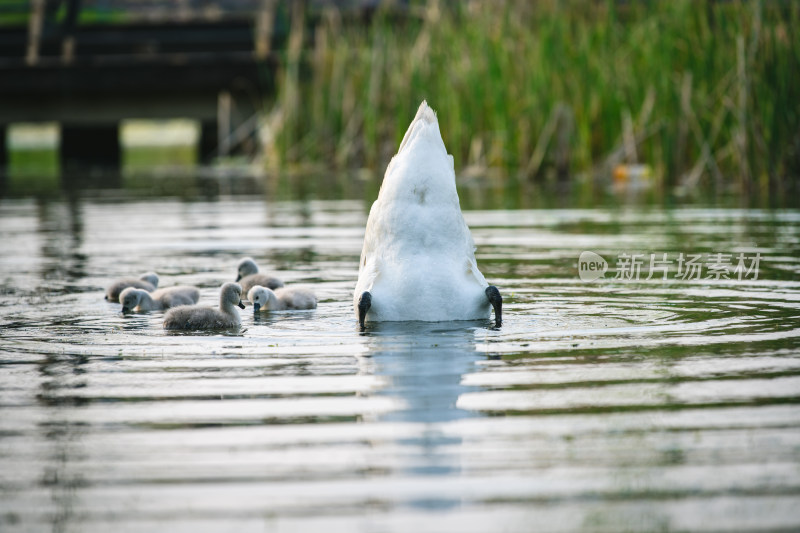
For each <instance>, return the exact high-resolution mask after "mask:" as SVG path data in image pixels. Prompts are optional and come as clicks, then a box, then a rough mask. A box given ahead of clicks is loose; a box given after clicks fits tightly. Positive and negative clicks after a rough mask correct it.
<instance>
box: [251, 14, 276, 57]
mask: <svg viewBox="0 0 800 533" xmlns="http://www.w3.org/2000/svg"><path fill="white" fill-rule="evenodd" d="M274 25H275V0H261V9H260V10H259V11H258V13H256V27H255V35H254V39H255V46H254V48H255V52H256V59H258V60H260V61H263V60H265V59H266V58H267V56H269V52H270V48H271V44H272V43H271V41H272V30H273V27H274Z"/></svg>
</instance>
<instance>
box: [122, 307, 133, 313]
mask: <svg viewBox="0 0 800 533" xmlns="http://www.w3.org/2000/svg"><path fill="white" fill-rule="evenodd" d="M122 312H123V313H130V312H131V308H130V307H125V306H122Z"/></svg>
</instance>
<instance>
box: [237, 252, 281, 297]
mask: <svg viewBox="0 0 800 533" xmlns="http://www.w3.org/2000/svg"><path fill="white" fill-rule="evenodd" d="M236 272H237V276H236V282H237V283H239V284H240V285H241V286H242V291H243V292H242V294H248V293H249V292H250V289H252V288H253V287H255V286H256V285H261V286H262V287H267V288H269V289H272V290H275V289H278V288H280V287H283V282H282V281H281V280H279V279H278V278H276V277H275V276H270V275H268V274H260V273H259V272H258V265H257V264H256V262H255V261H254V260H253V258H252V257H245V258H244V259H242V260H241V261H239V265H238V266H237V267H236Z"/></svg>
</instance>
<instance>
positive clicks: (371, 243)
mask: <svg viewBox="0 0 800 533" xmlns="http://www.w3.org/2000/svg"><path fill="white" fill-rule="evenodd" d="M353 306H354V309H355V312H356V316H357V317H358V319H359V323H360V325H361V327H362V328H363V327H364V323H365V321H405V320H420V321H429V322H433V321H444V320H472V319H480V318H487V317H488V316H489V314H490V312H491V307H494V309H495V321H496V324H497V325H498V326H499V325H500V324H501V316H502V314H501V313H502V298H501V297H500V293H499V292H498V291H497V288H496V287H494V286H490V285H489V284H488V283H487V282H486V280H485V279H484V277H483V274H481V272H480V271H479V270H478V265H477V263H476V261H475V243H474V241H473V240H472V235H471V234H470V231H469V228H468V227H467V224H466V222H465V221H464V216H463V215H462V214H461V206H460V204H459V200H458V193H457V191H456V182H455V169H454V166H453V156H451V155H449V154H448V153H447V149H446V148H445V146H444V141H443V140H442V136H441V133H440V132H439V123H438V121H437V120H436V115H435V113H434V112H433V110H432V109H431V108H430V107H428V104H427V102H422V104H421V105H420V106H419V110H418V111H417V114H416V116H415V117H414V120H413V121H412V122H411V125H410V126H409V127H408V130H407V131H406V134H405V136H404V137H403V141H402V142H401V143H400V148H399V149H398V151H397V155H395V156H394V157H393V158H392V160H391V162H390V163H389V166H388V168H387V169H386V174H385V176H384V178H383V183H382V185H381V189H380V192H379V193H378V199H377V200H376V201H375V203H374V204H372V208H371V209H370V213H369V218H368V219H367V228H366V233H365V235H364V247H363V249H362V252H361V262H360V264H359V273H358V283H357V284H356V290H355V294H354V296H353Z"/></svg>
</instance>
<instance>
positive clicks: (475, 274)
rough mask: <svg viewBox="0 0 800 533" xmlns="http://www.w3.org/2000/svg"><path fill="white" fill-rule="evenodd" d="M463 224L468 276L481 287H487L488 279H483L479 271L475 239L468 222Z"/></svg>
mask: <svg viewBox="0 0 800 533" xmlns="http://www.w3.org/2000/svg"><path fill="white" fill-rule="evenodd" d="M462 220H463V217H462ZM463 224H464V233H465V237H466V238H465V240H464V251H465V255H466V265H467V275H468V277H471V278H473V279H474V280H475V282H476V283H478V285H480V286H481V287H486V286H488V285H489V284H488V283H487V282H486V278H484V277H483V274H481V271H480V270H478V261H477V260H476V259H475V250H477V249H478V248H477V247H476V246H475V239H473V238H472V233H470V231H469V227H468V226H467V222H466V221H463Z"/></svg>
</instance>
